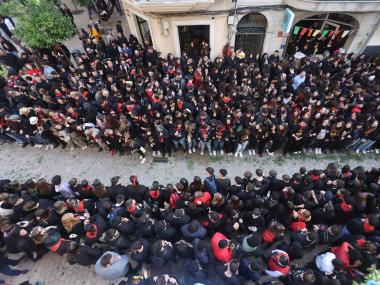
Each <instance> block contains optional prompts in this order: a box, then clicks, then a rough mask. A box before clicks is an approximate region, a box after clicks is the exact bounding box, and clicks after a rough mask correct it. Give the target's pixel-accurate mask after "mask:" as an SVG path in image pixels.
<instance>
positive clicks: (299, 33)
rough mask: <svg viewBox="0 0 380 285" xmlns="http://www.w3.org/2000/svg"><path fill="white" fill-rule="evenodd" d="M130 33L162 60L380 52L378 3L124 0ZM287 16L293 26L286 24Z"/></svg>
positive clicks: (368, 0) (348, 0)
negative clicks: (226, 51) (230, 51)
mask: <svg viewBox="0 0 380 285" xmlns="http://www.w3.org/2000/svg"><path fill="white" fill-rule="evenodd" d="M123 6H124V9H125V11H126V15H127V20H128V24H129V27H130V30H131V33H132V34H134V35H135V36H137V38H138V39H139V40H140V41H141V42H144V41H145V42H146V43H149V44H152V45H153V46H154V47H155V49H156V50H158V51H159V52H161V54H162V55H163V56H166V54H168V53H172V54H173V55H175V56H180V55H181V54H182V53H183V52H187V53H188V54H190V55H192V54H198V55H207V56H209V57H211V59H214V58H215V57H217V56H220V55H221V54H222V50H223V46H224V45H226V44H227V43H229V44H230V46H231V47H233V48H235V49H239V48H241V49H243V50H244V51H245V52H246V53H252V54H257V53H263V52H267V53H272V52H274V51H275V50H278V51H280V53H281V54H286V53H294V52H296V51H301V52H303V53H307V54H320V53H323V52H324V51H325V50H329V51H331V52H334V51H335V50H338V49H341V50H344V51H346V52H349V53H350V52H352V53H356V54H358V53H363V52H365V53H367V54H370V55H378V54H379V53H380V0H358V1H353V0H335V1H326V0H319V1H316V0H257V1H255V0H234V1H232V0H123ZM289 13H291V14H292V19H291V20H292V21H289V18H286V17H287V16H289Z"/></svg>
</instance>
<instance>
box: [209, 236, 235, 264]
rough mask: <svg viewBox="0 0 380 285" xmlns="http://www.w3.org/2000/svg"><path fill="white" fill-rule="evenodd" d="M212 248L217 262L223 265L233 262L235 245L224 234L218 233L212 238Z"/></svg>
mask: <svg viewBox="0 0 380 285" xmlns="http://www.w3.org/2000/svg"><path fill="white" fill-rule="evenodd" d="M211 248H212V252H213V253H214V256H215V259H216V260H218V261H220V262H223V263H228V262H230V261H231V259H232V255H233V248H234V245H233V243H232V242H231V241H230V240H229V239H227V237H226V236H225V235H223V234H222V233H220V232H216V233H215V234H214V235H213V236H212V238H211Z"/></svg>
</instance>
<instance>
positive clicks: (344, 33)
mask: <svg viewBox="0 0 380 285" xmlns="http://www.w3.org/2000/svg"><path fill="white" fill-rule="evenodd" d="M349 32H350V31H343V33H342V38H344V37H345V36H347V35H348V33H349Z"/></svg>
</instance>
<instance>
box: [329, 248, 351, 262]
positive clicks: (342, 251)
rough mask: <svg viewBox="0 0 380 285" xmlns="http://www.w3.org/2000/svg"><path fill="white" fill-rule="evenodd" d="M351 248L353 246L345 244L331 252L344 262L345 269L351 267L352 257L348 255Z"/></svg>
mask: <svg viewBox="0 0 380 285" xmlns="http://www.w3.org/2000/svg"><path fill="white" fill-rule="evenodd" d="M350 247H351V246H350V244H349V243H348V242H344V243H342V244H341V245H340V246H336V247H333V248H332V249H331V252H332V253H333V254H335V255H336V257H337V258H338V259H340V260H341V261H342V262H343V267H345V268H348V267H350V257H349V255H348V251H349V248H350Z"/></svg>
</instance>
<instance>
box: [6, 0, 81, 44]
mask: <svg viewBox="0 0 380 285" xmlns="http://www.w3.org/2000/svg"><path fill="white" fill-rule="evenodd" d="M0 15H8V16H14V17H16V18H17V25H16V29H15V34H16V35H17V36H18V37H19V38H20V39H21V40H22V41H23V42H24V43H25V45H26V46H28V47H29V48H32V49H35V48H50V47H51V46H52V45H53V44H54V43H60V42H62V41H64V40H67V39H69V38H71V37H72V36H73V34H74V31H75V27H74V25H73V24H72V23H71V20H70V19H69V18H68V17H66V16H64V15H63V14H62V13H61V11H60V10H59V9H58V7H57V6H55V5H54V3H53V2H51V1H48V0H26V1H22V2H21V1H19V0H9V1H7V2H5V3H4V4H2V5H0Z"/></svg>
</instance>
